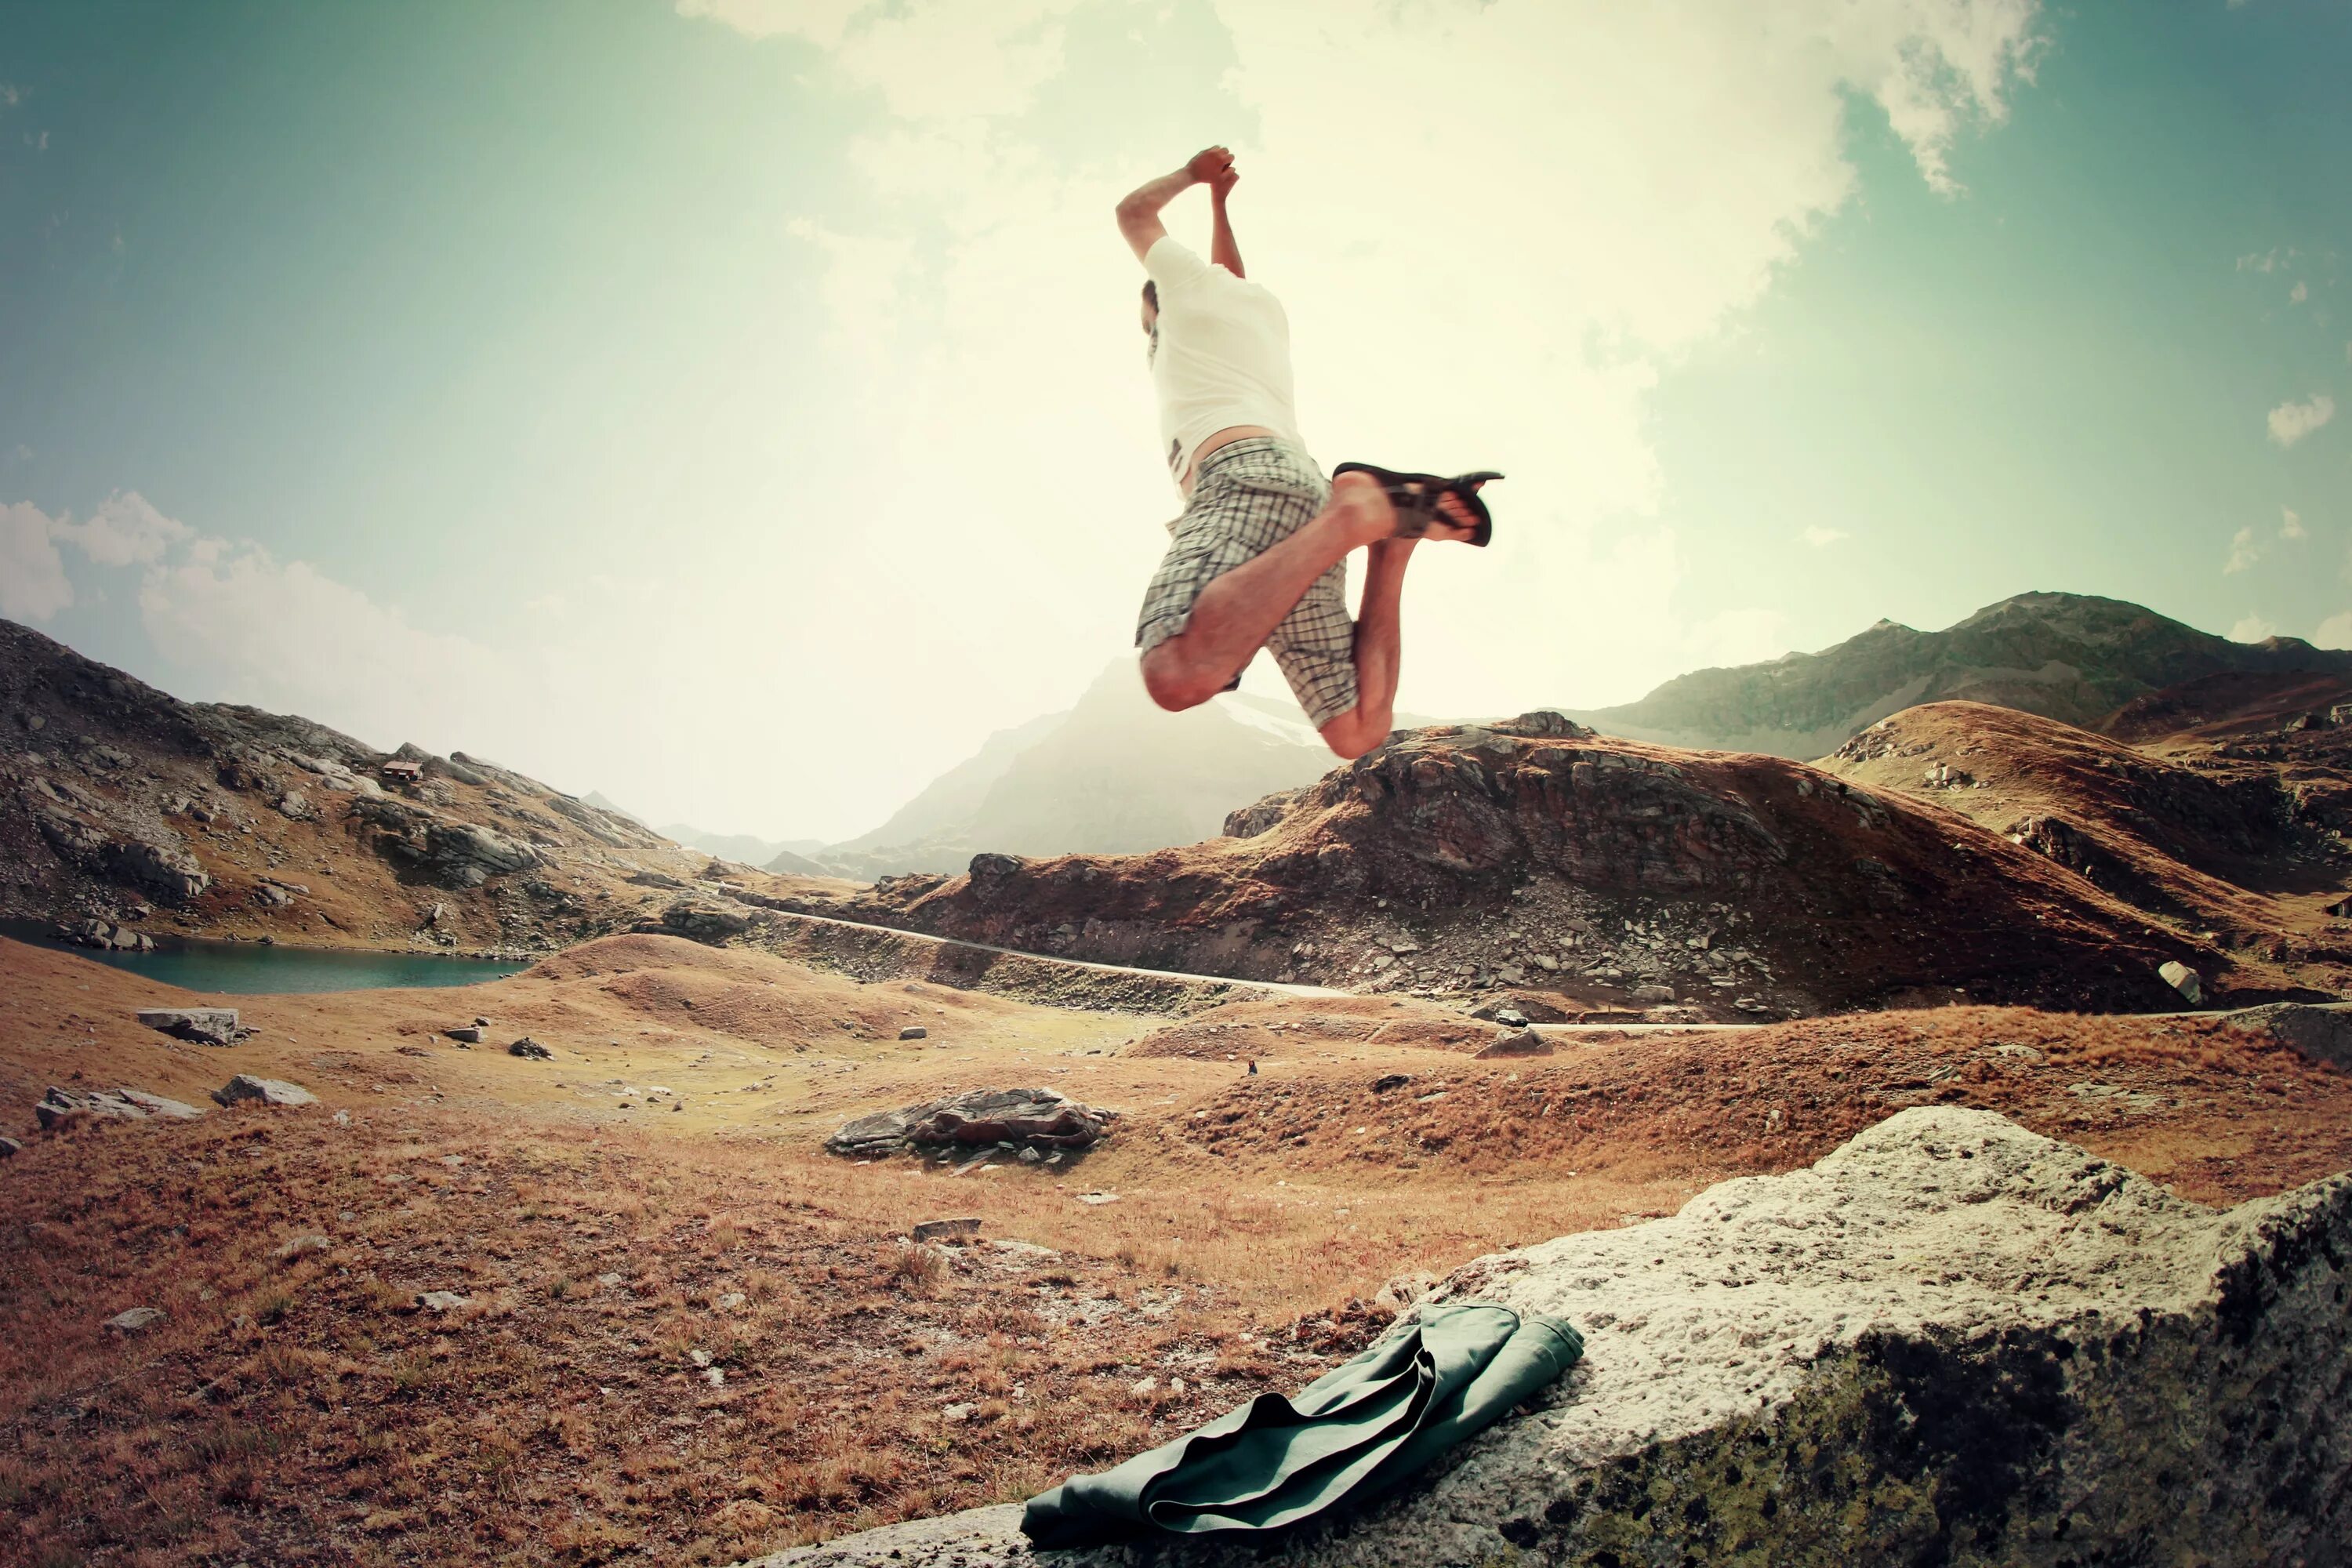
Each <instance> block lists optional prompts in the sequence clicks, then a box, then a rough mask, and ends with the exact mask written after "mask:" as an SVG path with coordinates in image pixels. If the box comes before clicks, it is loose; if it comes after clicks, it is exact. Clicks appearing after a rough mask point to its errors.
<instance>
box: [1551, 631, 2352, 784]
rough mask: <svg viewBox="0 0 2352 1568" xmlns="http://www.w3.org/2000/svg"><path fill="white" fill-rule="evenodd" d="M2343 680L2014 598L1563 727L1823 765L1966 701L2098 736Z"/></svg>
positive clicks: (2281, 660) (2325, 666)
mask: <svg viewBox="0 0 2352 1568" xmlns="http://www.w3.org/2000/svg"><path fill="white" fill-rule="evenodd" d="M2294 672H2300V673H2302V674H2303V675H2305V677H2306V679H2315V678H2329V677H2332V678H2335V679H2338V680H2341V679H2345V678H2347V677H2352V653H2344V652H2337V651H2335V650H2333V649H2327V648H2316V647H2312V646H2311V645H2310V644H2309V643H2305V642H2303V641H2300V640H2298V639H2296V638H2294V637H2267V638H2265V639H2263V641H2261V642H2258V643H2236V642H2231V641H2230V640H2229V639H2228V638H2226V637H2214V636H2212V635H2211V634H2210V633H2206V632H2200V631H2198V630H2197V629H2195V628H2194V627H2192V626H2183V625H2181V624H2180V623H2179V621H2175V620H2170V619H2168V618H2167V617H2165V616H2159V615H2158V614H2156V613H2155V612H2154V611H2153V610H2147V609H2143V608H2142V607H2141V606H2139V605H2131V604H2126V603H2124V602H2122V601H2120V600H2116V599H2101V598H2095V597H2093V596H2091V595H2084V594H2020V595H2017V596H2016V597H2014V598H2010V599H2003V600H2002V601H2001V602H2000V603H1999V604H1997V605H1987V606H1985V607H1984V608H1983V609H1981V610H1979V611H1978V612H1977V613H1976V614H1975V615H1973V616H1969V618H1968V619H1966V620H1964V621H1961V622H1960V623H1959V624H1958V625H1957V626H1948V627H1947V628H1945V629H1944V630H1942V631H1939V632H1921V631H1914V630H1913V629H1912V628H1911V627H1909V626H1897V625H1895V623H1894V622H1892V621H1880V622H1879V623H1878V624H1877V625H1876V626H1873V627H1871V628H1870V629H1869V630H1868V631H1865V632H1864V633H1862V634H1861V635H1860V636H1858V637H1849V638H1847V639H1846V640H1845V641H1844V642H1842V643H1840V644H1838V645H1837V646H1836V647H1829V648H1824V649H1822V651H1821V652H1819V653H1792V654H1789V655H1786V656H1785V657H1783V658H1777V659H1774V660H1772V661H1771V662H1769V663H1767V664H1751V665H1742V666H1740V667H1738V668H1732V669H1703V670H1698V671H1696V672H1694V673H1692V674H1689V675H1683V676H1677V677H1675V679H1672V680H1669V681H1667V682H1666V683H1665V684H1664V686H1661V687H1659V688H1658V689H1656V690H1655V691H1653V692H1651V693H1650V694H1649V695H1648V696H1647V697H1644V698H1643V699H1642V700H1640V701H1638V702H1630V703H1627V704H1625V705H1623V706H1622V707H1618V708H1605V709H1597V710H1570V716H1571V717H1573V718H1576V719H1579V720H1581V721H1584V722H1586V723H1590V724H1591V725H1593V726H1594V727H1596V728H1597V729H1599V730H1601V731H1602V732H1603V733H1604V734H1611V735H1623V736H1627V737H1629V738H1632V739H1634V740H1642V741H1654V742H1660V743H1663V744H1665V745H1673V746H1689V747H1695V748H1701V749H1710V750H1731V751H1748V752H1770V753H1772V754H1774V755H1776V756H1783V757H1798V758H1811V757H1819V756H1824V755H1827V754H1828V753H1829V752H1833V751H1835V750H1836V749H1837V748H1838V747H1839V746H1841V745H1843V744H1844V743H1845V742H1846V741H1847V739H1848V738H1849V737H1851V736H1853V734H1854V733H1855V732H1856V731H1860V730H1863V729H1864V728H1866V727H1868V726H1869V725H1871V724H1874V723H1875V722H1877V721H1879V720H1881V719H1883V718H1885V717H1886V716H1887V715H1888V714H1890V713H1895V712H1899V711H1901V710H1903V709H1906V708H1909V707H1913V706H1916V705H1917V704H1919V703H1922V702H1937V701H1946V700H1967V701H1971V702H1984V703H1991V704H1995V705H1997V706H2000V707H2003V708H2014V709H2018V710H2022V711H2024V712H2028V713H2039V714H2042V715H2043V716H2044V717H2046V718H2052V719H2060V720H2063V721H2066V722H2067V723H2070V724H2083V725H2092V724H2096V723H2097V722H2098V721H2100V720H2102V719H2104V718H2105V716H2106V715H2107V714H2109V713H2112V712H2114V711H2115V710H2116V709H2118V708H2120V707H2122V706H2123V705H2125V704H2126V703H2128V702H2131V701H2134V700H2137V699H2140V698H2144V697H2147V696H2148V695H2149V694H2150V693H2153V692H2155V691H2158V690H2160V689H2165V688H2168V687H2178V686H2180V685H2182V684H2183V683H2185V682H2189V681H2194V680H2198V679H2206V678H2212V677H2226V676H2251V677H2257V678H2263V679H2268V678H2273V677H2278V676H2281V675H2284V674H2286V673H2294Z"/></svg>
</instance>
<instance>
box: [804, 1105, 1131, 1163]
mask: <svg viewBox="0 0 2352 1568" xmlns="http://www.w3.org/2000/svg"><path fill="white" fill-rule="evenodd" d="M1117 1117H1118V1112H1117V1111H1113V1110H1102V1109H1100V1108H1098V1107H1096V1106H1091V1105H1081V1104H1080V1103H1078V1102H1077V1101H1076V1100H1071V1099H1069V1098H1067V1097H1066V1096H1065V1095H1063V1094H1061V1093H1059V1092H1058V1091H1056V1090H1054V1089H972V1090H971V1091H970V1092H968V1093H964V1094H959V1095H954V1096H951V1097H950V1098H948V1099H946V1100H930V1101H928V1102H926V1103H924V1104H921V1105H909V1106H907V1107H904V1108H903V1109H901V1110H885V1111H881V1112H879V1113H877V1114H876V1115H873V1116H865V1117H860V1118H859V1119H857V1120H856V1121H852V1122H850V1123H848V1124H847V1125H846V1126H845V1127H843V1128H842V1129H841V1130H840V1131H838V1132H835V1134H834V1135H833V1136H832V1137H830V1138H828V1139H826V1140H825V1145H824V1146H825V1147H826V1148H827V1149H830V1150H832V1151H833V1152H835V1153H836V1154H858V1155H872V1154H889V1153H897V1152H902V1151H906V1150H911V1149H919V1148H934V1147H939V1146H942V1145H952V1144H963V1145H979V1144H983V1143H1001V1144H1004V1145H1006V1146H1007V1147H1013V1148H1019V1147H1024V1146H1026V1147H1030V1148H1046V1149H1086V1148H1090V1147H1092V1146H1093V1145H1094V1144H1096V1143H1097V1142H1100V1141H1101V1140H1102V1139H1103V1138H1104V1137H1105V1136H1107V1135H1108V1132H1109V1131H1110V1124H1111V1122H1112V1121H1115V1120H1116V1119H1117Z"/></svg>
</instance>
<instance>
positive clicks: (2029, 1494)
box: [764, 1108, 2352, 1568]
mask: <svg viewBox="0 0 2352 1568" xmlns="http://www.w3.org/2000/svg"><path fill="white" fill-rule="evenodd" d="M2347 1269H2352V1178H2346V1177H2335V1178H2331V1179H2329V1180H2327V1181H2325V1182H2319V1183H2315V1184H2312V1185H2311V1186H2308V1187H2305V1188H2302V1189H2300V1190H2298V1191H2296V1192H2293V1193H2288V1194H2283V1195H2281V1196H2278V1197H2275V1198H2269V1199H2263V1200H2258V1201H2255V1202H2252V1203H2247V1204H2243V1205H2240V1206H2238V1207H2237V1208H2235V1209H2231V1210H2227V1211H2215V1210H2210V1209H2206V1208H2203V1207H2200V1206H2199V1205H2194V1204H2190V1203H2188V1202H2185V1201H2183V1200H2180V1199H2178V1198H2175V1197H2172V1196H2171V1195H2169V1194H2167V1193H2166V1192H2165V1191H2164V1190H2163V1189H2162V1188H2161V1187H2159V1186H2158V1185H2157V1184H2154V1183H2152V1182H2149V1181H2147V1180H2145V1179H2143V1178H2141V1177H2138V1176H2137V1175H2134V1174H2132V1173H2129V1172H2127V1171H2126V1170H2124V1169H2123V1168H2122V1167H2120V1166H2116V1165H2114V1164H2110V1163H2107V1162H2105V1161H2104V1160H2100V1159H2098V1158H2096V1157H2095V1156H2093V1155H2090V1154H2088V1153H2085V1152H2083V1151H2082V1150H2079V1149H2076V1148H2073V1147H2071V1146H2069V1145H2066V1144H2062V1143H2057V1142H2053V1141H2051V1140H2048V1139H2045V1138H2041V1137H2038V1136H2036V1135H2034V1134H2032V1133H2029V1132H2026V1131H2023V1130H2022V1129H2020V1128H2019V1127H2017V1126H2015V1125H2014V1124H2013V1123H2011V1122H2010V1121H2006V1120H2004V1119H2002V1118H2000V1117H1999V1116H1996V1115H1993V1114H1991V1113H1990V1112H1985V1111H1972V1110H1952V1109H1948V1108H1926V1109H1920V1110H1907V1111H1905V1112H1903V1113H1902V1114H1900V1115H1898V1116H1895V1117H1894V1118H1892V1119H1890V1120H1889V1121H1885V1122H1882V1123H1880V1124H1879V1125H1878V1126H1877V1127H1875V1128H1873V1129H1872V1130H1871V1131H1868V1132H1865V1133H1864V1134H1862V1135H1861V1136H1860V1137H1858V1138H1856V1139H1854V1140H1853V1142H1849V1143H1847V1144H1846V1145H1845V1146H1844V1147H1843V1148H1841V1149H1839V1150H1837V1151H1836V1152H1833V1153H1832V1154H1830V1155H1828V1156H1827V1157H1825V1158H1824V1159H1823V1160H1822V1161H1821V1163H1818V1164H1817V1165H1815V1166H1813V1167H1812V1168H1811V1169H1810V1170H1806V1171H1799V1172H1794V1173H1790V1174H1788V1175H1784V1176H1773V1177H1754V1178H1748V1179H1744V1180H1740V1181H1734V1182H1727V1183H1724V1184H1721V1185H1719V1186H1717V1187H1715V1188H1712V1189H1710V1190H1709V1191H1708V1192H1706V1193H1705V1194H1702V1195H1700V1196H1699V1197H1697V1198H1696V1199H1694V1200H1693V1201H1692V1202H1691V1203H1690V1204H1689V1205H1687V1206H1686V1207H1685V1209H1684V1210H1683V1211H1682V1213H1681V1214H1679V1215H1675V1216H1674V1217H1673V1218H1671V1219H1665V1220H1660V1221H1656V1222H1654V1223H1653V1224H1650V1225H1645V1226H1633V1227H1631V1228H1627V1229H1623V1230H1615V1231H1601V1232H1592V1233H1588V1234H1586V1235H1582V1236H1572V1237H1561V1238H1559V1239H1558V1240H1555V1241H1550V1242H1546V1243H1544V1244H1542V1245H1541V1246H1538V1247H1528V1248H1526V1249H1524V1250H1521V1251H1517V1252H1510V1253H1503V1254H1498V1255H1496V1256H1494V1257H1491V1258H1482V1259H1479V1260H1478V1261H1476V1262H1475V1263H1472V1264H1469V1265H1467V1266H1465V1268H1461V1269H1459V1270H1457V1271H1456V1272H1455V1273H1454V1275H1453V1276H1452V1277H1451V1278H1450V1279H1447V1280H1445V1281H1444V1283H1443V1284H1441V1285H1440V1286H1439V1287H1438V1288H1437V1289H1436V1290H1435V1291H1434V1292H1433V1296H1432V1298H1431V1299H1432V1300H1461V1299H1471V1298H1477V1299H1486V1300H1500V1301H1504V1302H1507V1303H1508V1304H1510V1305H1512V1306H1516V1307H1518V1308H1521V1309H1523V1310H1540V1311H1546V1312H1555V1313H1559V1314H1560V1315H1562V1316H1565V1317H1567V1318H1568V1319H1570V1321H1573V1322H1574V1323H1575V1324H1576V1325H1577V1326H1578V1327H1579V1328H1580V1329H1581V1330H1582V1331H1584V1332H1585V1335H1586V1340H1587V1350H1586V1355H1585V1360H1584V1362H1583V1363H1581V1364H1580V1366H1578V1367H1577V1369H1576V1370H1575V1371H1574V1372H1573V1373H1571V1374H1570V1377H1569V1378H1568V1379H1567V1380H1565V1381H1564V1382H1563V1383H1562V1384H1560V1385H1559V1386H1558V1387H1556V1388H1555V1389H1554V1390H1552V1391H1551V1392H1550V1393H1549V1394H1547V1395H1546V1396H1545V1397H1544V1398H1542V1399H1541V1400H1539V1401H1538V1402H1537V1405H1536V1407H1535V1408H1534V1409H1533V1410H1532V1411H1531V1413H1530V1414H1528V1415H1525V1416H1522V1417H1518V1418H1516V1419H1512V1420H1507V1421H1506V1422H1504V1423H1502V1424H1501V1425H1499V1426H1496V1427H1495V1428H1493V1429H1491V1430H1490V1431H1489V1432H1487V1433H1486V1434H1484V1435H1482V1436H1479V1437H1478V1438H1476V1439H1475V1440H1473V1441H1472V1442H1470V1443H1469V1444H1466V1445H1465V1446H1464V1447H1463V1448H1462V1449H1460V1450H1458V1451H1457V1452H1456V1453H1455V1454H1454V1455H1452V1456H1449V1457H1448V1458H1446V1459H1444V1460H1442V1461H1441V1462H1440V1467H1439V1469H1438V1470H1437V1471H1435V1472H1433V1476H1432V1477H1431V1478H1430V1479H1424V1480H1423V1481H1421V1482H1419V1483H1416V1484H1414V1485H1412V1486H1409V1487H1408V1488H1407V1489H1405V1490H1404V1491H1403V1492H1402V1493H1401V1494H1400V1495H1399V1496H1397V1497H1395V1498H1393V1499H1391V1500H1389V1501H1388V1502H1386V1503H1384V1504H1381V1505H1379V1506H1377V1507H1374V1508H1372V1509H1370V1510H1367V1511H1365V1512H1363V1513H1361V1514H1359V1515H1356V1516H1353V1517H1351V1518H1349V1519H1348V1520H1346V1521H1337V1522H1338V1524H1339V1528H1331V1527H1326V1528H1323V1529H1320V1530H1317V1531H1311V1532H1309V1533H1308V1534H1307V1535H1305V1536H1303V1537H1302V1538H1300V1539H1298V1540H1297V1541H1295V1542H1290V1543H1289V1544H1288V1546H1287V1549H1286V1551H1285V1552H1284V1555H1283V1559H1282V1560H1283V1561H1284V1562H1285V1563H1291V1564H1295V1565H1299V1568H1315V1565H1331V1568H1338V1565H1340V1564H1347V1565H1350V1568H1373V1565H1386V1564H1393V1563H1420V1564H1428V1565H1430V1568H1448V1565H1460V1568H1468V1565H1471V1564H1486V1563H1524V1564H1559V1565H1563V1568H1564V1565H1567V1564H1590V1563H1617V1564H1620V1565H1622V1568H1633V1565H1634V1564H1642V1565H1645V1568H1646V1565H1652V1564H1656V1565H1664V1564H1684V1563H1698V1564H1713V1563H1726V1564H1728V1563H1772V1564H1774V1565H1776V1568H1804V1565H1810V1564H1821V1565H1823V1568H1828V1565H1832V1564H1837V1565H1846V1564H1858V1565H1876V1564H1885V1565H1888V1568H1893V1565H1895V1564H1906V1565H1908V1564H1914V1563H1943V1564H1986V1565H1990V1564H1996V1563H1998V1564H2011V1563H2019V1564H2040V1565H2045V1568H2057V1565H2059V1564H2061V1563H2076V1564H2080V1563H2096V1562H2117V1563H2120V1562H2210V1563H2295V1562H2301V1563H2312V1564H2317V1563H2341V1562H2344V1561H2346V1560H2347V1547H2346V1544H2345V1543H2346V1542H2347V1541H2348V1540H2352V1487H2347V1480H2352V1426H2347V1423H2346V1422H2345V1421H2344V1420H2343V1419H2342V1414H2341V1413H2342V1411H2343V1410H2344V1408H2345V1400H2346V1395H2347V1384H2348V1383H2352V1321H2347V1313H2346V1311H2345V1307H2344V1300H2343V1298H2344V1295H2345V1292H2346V1290H2347V1283H2352V1281H2347ZM1018 1520H1019V1514H1018V1510H1014V1509H1010V1508H1000V1509H989V1510H977V1511H975V1512H973V1513H970V1514H962V1515H956V1516H953V1517H951V1518H948V1519H943V1520H934V1521H919V1522H918V1523H916V1524H912V1525H908V1526H900V1527H896V1528H894V1529H889V1530H882V1531H868V1532H866V1533H865V1534H862V1535H857V1536H852V1537H848V1538H845V1540H842V1541H838V1542H831V1543H829V1544H827V1545H824V1546H820V1547H814V1548H804V1549H802V1550H800V1551H798V1552H786V1553H784V1554H782V1556H779V1557H774V1558H770V1559H766V1560H764V1561H765V1562H766V1563H768V1564H770V1565H772V1568H785V1565H787V1564H790V1565H794V1568H849V1565H851V1564H869V1563H872V1564H879V1563H891V1564H894V1568H925V1565H930V1568H944V1565H946V1564H948V1563H961V1564H962V1565H963V1568H988V1565H992V1564H999V1563H1007V1562H1011V1561H1013V1560H1015V1559H1016V1558H1017V1559H1019V1560H1023V1561H1028V1560H1030V1559H1029V1557H1028V1554H1027V1552H1026V1550H1025V1545H1024V1543H1023V1542H1021V1540H1020V1537H1019V1535H1018V1533H1017V1527H1018ZM1257 1555H1258V1554H1257V1553H1256V1552H1255V1551H1253V1550H1251V1549H1250V1548H1247V1547H1241V1546H1220V1545H1215V1544H1207V1543H1196V1544H1194V1545H1192V1546H1191V1547H1189V1548H1188V1549H1186V1550H1185V1551H1184V1552H1183V1553H1182V1556H1181V1560H1182V1561H1183V1562H1184V1563H1188V1564H1201V1565H1212V1564H1213V1565H1220V1568H1239V1565H1240V1564H1243V1563H1252V1562H1255V1561H1256V1560H1257ZM1035 1560H1036V1561H1039V1562H1046V1561H1051V1562H1055V1563H1068V1564H1071V1565H1074V1568H1075V1565H1077V1564H1111V1563H1140V1562H1144V1561H1156V1560H1157V1558H1156V1557H1154V1556H1153V1555H1152V1554H1149V1553H1145V1552H1139V1551H1137V1550H1134V1549H1130V1548H1124V1547H1121V1548H1108V1549H1104V1550H1102V1551H1099V1552H1085V1553H1067V1554H1056V1555H1055V1556H1052V1557H1050V1558H1038V1559H1035Z"/></svg>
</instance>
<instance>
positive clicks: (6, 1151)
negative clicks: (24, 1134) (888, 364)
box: [0, 1138, 25, 1160]
mask: <svg viewBox="0 0 2352 1568" xmlns="http://www.w3.org/2000/svg"><path fill="white" fill-rule="evenodd" d="M23 1152H25V1146H24V1145H23V1144H22V1143H19V1142H16V1140H15V1139H14V1138H0V1160H5V1159H7V1158H8V1157H9V1156H10V1155H12V1154H21V1153H23Z"/></svg>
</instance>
